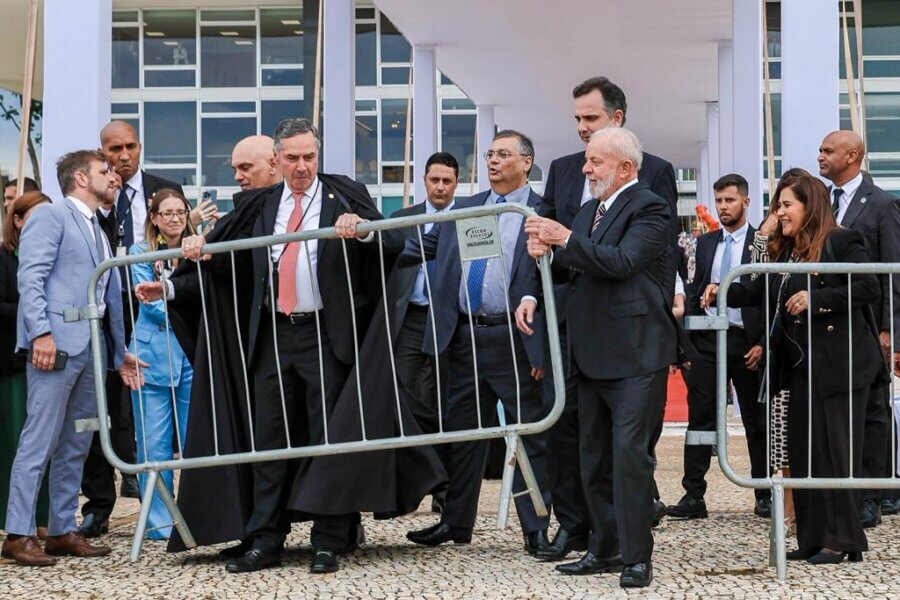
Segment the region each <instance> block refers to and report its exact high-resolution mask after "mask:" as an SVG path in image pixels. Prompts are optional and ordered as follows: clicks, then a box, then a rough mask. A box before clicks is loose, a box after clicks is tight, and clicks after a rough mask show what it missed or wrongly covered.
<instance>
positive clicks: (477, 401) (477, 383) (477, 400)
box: [432, 254, 482, 429]
mask: <svg viewBox="0 0 900 600" xmlns="http://www.w3.org/2000/svg"><path fill="white" fill-rule="evenodd" d="M460 259H462V255H461V254H460ZM467 266H468V267H469V268H471V267H472V263H471V262H469V263H468V265H467V264H466V263H462V267H463V268H462V272H463V281H465V282H466V283H465V284H464V285H463V286H462V287H463V289H464V290H465V291H466V312H467V313H468V316H469V339H470V340H471V341H472V372H473V373H474V376H475V416H476V418H477V420H478V429H482V424H481V385H480V380H479V379H478V352H477V351H476V350H475V323H474V322H473V319H472V300H471V299H470V298H469V285H468V281H469V269H467V268H466V267H467ZM432 312H433V311H432Z"/></svg>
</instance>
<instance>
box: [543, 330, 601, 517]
mask: <svg viewBox="0 0 900 600" xmlns="http://www.w3.org/2000/svg"><path fill="white" fill-rule="evenodd" d="M566 329H567V328H566V326H565V325H562V326H561V327H560V328H559V346H560V352H561V354H562V364H563V373H564V374H565V378H566V404H565V407H564V408H563V412H562V414H561V415H560V416H559V420H558V421H557V422H556V423H554V424H553V427H551V428H550V429H549V430H548V431H547V434H546V435H547V481H548V483H549V485H550V495H551V497H552V498H553V511H554V512H555V513H556V520H557V521H559V526H560V527H562V528H563V529H565V530H566V531H568V532H569V533H570V534H588V533H590V530H591V520H590V518H589V517H588V512H587V504H586V503H585V501H584V488H583V487H582V485H581V459H580V458H579V454H578V378H577V377H576V376H575V374H574V373H573V372H572V369H570V368H569V360H568V344H567V338H566V335H567V330H566ZM544 356H545V357H547V358H546V359H545V361H544V362H545V367H546V368H545V375H544V398H545V402H546V404H547V407H548V409H549V407H550V406H551V405H552V404H553V400H554V394H555V392H554V389H553V385H554V383H553V369H552V368H550V358H549V357H550V350H549V345H548V347H546V348H545V352H544Z"/></svg>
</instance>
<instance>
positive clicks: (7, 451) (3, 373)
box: [0, 192, 50, 536]
mask: <svg viewBox="0 0 900 600" xmlns="http://www.w3.org/2000/svg"><path fill="white" fill-rule="evenodd" d="M44 202H50V198H48V197H47V196H45V195H44V194H42V193H41V192H26V193H24V194H22V195H21V196H19V197H18V198H16V199H15V200H13V201H12V203H11V204H10V205H9V208H8V210H9V212H8V213H7V214H6V220H5V221H4V223H3V244H2V246H0V529H4V528H5V527H6V503H7V502H8V501H9V477H10V471H11V469H12V462H13V459H14V458H15V456H16V447H17V446H18V445H19V435H20V434H21V433H22V427H23V426H24V425H25V417H26V413H27V411H26V399H27V394H26V382H25V360H24V358H23V357H21V356H18V355H16V354H15V350H16V315H17V314H18V310H19V290H18V278H17V277H16V271H17V270H18V266H19V258H18V251H19V234H20V233H21V232H22V228H23V227H25V221H27V220H28V217H29V216H30V215H31V211H32V209H34V207H35V206H37V205H38V204H43V203H44ZM49 510H50V499H49V489H48V486H47V476H46V475H45V476H44V481H43V483H42V484H41V489H40V492H39V493H38V503H37V513H36V514H37V526H38V535H39V536H40V534H41V531H42V530H43V532H44V534H46V528H47V516H48V512H49Z"/></svg>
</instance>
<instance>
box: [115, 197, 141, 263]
mask: <svg viewBox="0 0 900 600" xmlns="http://www.w3.org/2000/svg"><path fill="white" fill-rule="evenodd" d="M128 190H131V192H132V193H130V194H129V193H128ZM122 191H123V192H125V196H126V197H127V198H128V210H126V211H125V213H124V214H122V215H119V211H118V208H119V207H118V203H119V202H118V201H119V199H118V197H116V205H117V206H116V224H117V225H118V235H117V236H116V237H117V238H118V241H119V246H120V247H121V246H122V242H123V241H124V240H125V219H130V218H131V203H132V202H134V194H135V193H137V190H136V189H134V188H132V187H131V186H129V185H128V184H125V187H124V188H123V189H122Z"/></svg>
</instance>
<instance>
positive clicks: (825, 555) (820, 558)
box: [806, 550, 863, 565]
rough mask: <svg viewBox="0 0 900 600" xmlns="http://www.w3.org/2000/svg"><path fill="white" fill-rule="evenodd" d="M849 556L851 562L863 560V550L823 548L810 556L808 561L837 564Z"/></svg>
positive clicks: (813, 563) (815, 563)
mask: <svg viewBox="0 0 900 600" xmlns="http://www.w3.org/2000/svg"><path fill="white" fill-rule="evenodd" d="M844 557H847V558H848V559H849V560H850V562H862V559H863V557H862V552H826V551H824V550H822V551H821V552H819V553H818V554H816V555H814V556H810V557H809V558H808V559H807V560H806V562H808V563H809V564H811V565H836V564H838V563H841V562H843V561H844Z"/></svg>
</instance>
